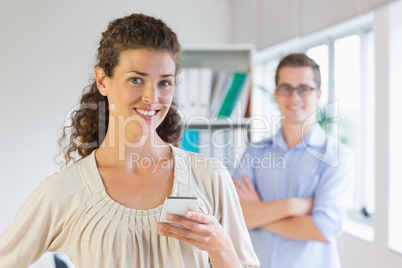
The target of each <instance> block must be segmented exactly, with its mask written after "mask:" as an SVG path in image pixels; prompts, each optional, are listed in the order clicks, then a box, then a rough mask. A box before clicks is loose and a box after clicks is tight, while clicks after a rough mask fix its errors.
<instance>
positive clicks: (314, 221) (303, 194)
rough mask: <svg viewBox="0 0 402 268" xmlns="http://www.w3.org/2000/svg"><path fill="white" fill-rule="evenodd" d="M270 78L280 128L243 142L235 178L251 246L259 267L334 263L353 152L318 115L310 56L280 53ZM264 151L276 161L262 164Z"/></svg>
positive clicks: (315, 70)
mask: <svg viewBox="0 0 402 268" xmlns="http://www.w3.org/2000/svg"><path fill="white" fill-rule="evenodd" d="M275 83H276V90H275V101H276V103H277V104H278V107H279V110H280V112H281V114H282V118H283V119H282V128H281V129H280V130H279V131H278V133H277V134H276V135H274V136H273V137H271V138H269V139H267V140H264V141H262V142H259V143H257V144H251V145H250V146H249V147H248V149H247V150H246V152H245V154H244V156H243V159H242V162H241V165H240V167H239V168H238V169H237V170H236V172H235V174H234V175H235V176H234V179H233V180H234V182H235V185H236V189H237V192H238V195H239V198H240V201H241V205H242V209H243V214H244V217H245V220H246V224H247V227H248V228H249V233H250V236H251V239H252V242H253V246H254V249H255V251H256V253H257V255H258V257H259V259H260V262H261V267H272V268H276V267H280V268H289V267H295V268H303V267H308V268H329V267H330V268H332V267H333V268H336V267H340V262H339V257H338V253H337V245H336V238H337V236H339V235H340V234H341V231H342V220H343V218H344V216H345V214H346V212H347V209H348V207H349V206H350V205H351V203H352V186H353V178H354V175H353V157H352V154H351V152H350V150H349V149H348V148H347V147H346V146H345V145H343V144H341V143H340V142H339V141H338V140H336V139H334V138H331V137H330V136H328V135H327V134H326V133H325V132H324V131H323V130H322V129H321V127H320V126H319V124H318V123H317V122H316V116H315V113H316V111H317V108H318V102H319V99H320V96H321V89H320V85H321V78H320V71H319V66H318V65H317V64H316V63H315V62H314V61H313V60H312V59H310V58H309V57H307V56H306V55H304V54H292V55H289V56H287V57H285V58H283V59H282V60H281V62H280V63H279V65H278V67H277V70H276V76H275ZM264 157H265V158H267V157H271V158H272V157H274V158H276V161H272V159H270V161H271V163H275V162H276V163H282V164H281V165H276V166H270V167H266V165H265V166H264V163H267V162H266V161H265V162H264ZM257 160H260V161H257ZM274 160H275V159H274Z"/></svg>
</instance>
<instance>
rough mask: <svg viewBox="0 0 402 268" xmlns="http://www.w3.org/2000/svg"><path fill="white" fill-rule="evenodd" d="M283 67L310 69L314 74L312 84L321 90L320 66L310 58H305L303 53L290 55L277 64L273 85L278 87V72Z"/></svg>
mask: <svg viewBox="0 0 402 268" xmlns="http://www.w3.org/2000/svg"><path fill="white" fill-rule="evenodd" d="M283 67H311V69H313V73H314V82H315V83H316V85H317V87H318V88H321V74H320V66H319V65H318V64H317V63H316V62H315V61H314V60H313V59H311V58H309V57H307V56H306V55H305V54H303V53H299V54H290V55H288V56H286V57H284V58H283V59H282V60H281V61H280V62H279V64H278V67H277V68H276V73H275V84H276V85H278V81H279V71H280V70H281V69H282V68H283Z"/></svg>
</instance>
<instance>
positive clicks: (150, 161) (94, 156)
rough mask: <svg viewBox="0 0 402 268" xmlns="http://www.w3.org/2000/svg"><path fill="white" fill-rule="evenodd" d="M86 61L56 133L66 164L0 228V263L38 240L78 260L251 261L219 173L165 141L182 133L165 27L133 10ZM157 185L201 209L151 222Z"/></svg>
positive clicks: (173, 43)
mask: <svg viewBox="0 0 402 268" xmlns="http://www.w3.org/2000/svg"><path fill="white" fill-rule="evenodd" d="M97 60H98V64H97V65H96V68H95V81H94V83H93V84H92V85H91V86H90V87H89V88H88V90H86V91H84V93H83V96H82V98H81V105H80V108H79V109H78V110H77V111H75V112H74V113H73V114H72V124H71V126H69V127H65V128H64V131H63V136H62V137H61V139H60V140H59V143H60V145H61V147H62V151H63V152H64V157H65V162H64V164H65V166H67V165H68V164H69V162H71V161H73V162H76V163H74V164H73V165H71V166H69V167H68V168H66V169H65V170H63V171H62V172H60V173H58V174H54V175H52V176H50V177H48V178H47V179H46V180H45V181H44V182H43V183H42V184H41V185H40V186H39V188H38V189H37V190H35V192H34V193H33V194H32V195H31V196H30V197H29V199H28V200H27V201H26V203H25V204H24V205H23V207H22V208H21V209H20V211H19V212H18V214H17V216H16V219H15V221H14V223H13V224H12V225H11V226H10V227H9V228H8V229H7V231H6V232H5V233H4V234H3V235H2V236H1V237H0V267H27V266H28V265H29V264H30V263H32V262H34V261H36V260H37V259H38V258H39V257H40V256H41V255H42V254H43V253H44V252H46V251H64V252H65V253H66V254H67V255H68V256H69V258H70V259H71V261H72V262H73V263H74V264H75V265H76V266H77V267H97V268H98V267H105V268H106V267H107V268H110V267H206V266H209V265H212V266H213V267H241V266H244V267H257V266H258V265H259V263H258V260H257V259H256V256H255V254H254V251H253V249H252V246H251V242H250V239H249V236H248V233H247V230H246V227H245V224H244V220H243V218H242V214H241V209H240V206H239V202H238V198H237V196H236V194H235V190H234V187H233V185H232V183H231V178H230V176H229V174H228V172H227V171H226V170H224V169H221V168H218V167H213V165H212V162H211V161H210V160H209V159H207V158H204V157H202V156H200V155H196V154H191V153H187V152H185V151H183V150H180V149H178V148H176V147H174V146H172V144H177V142H178V140H179V138H180V136H181V127H180V117H179V115H178V114H177V110H176V109H175V107H174V105H172V104H173V93H174V84H175V79H176V77H177V74H178V73H179V72H180V67H181V64H180V61H181V49H180V44H179V42H178V39H177V37H176V34H175V33H174V32H172V30H171V29H170V28H169V27H168V26H166V25H165V24H164V23H163V22H162V21H160V20H158V19H155V18H152V17H149V16H146V15H142V14H132V15H130V16H127V17H124V18H120V19H117V20H115V21H112V22H111V23H110V24H109V26H108V29H107V30H106V31H105V32H104V33H103V34H102V39H101V41H100V46H99V48H98V57H97ZM68 136H69V139H68V140H67V137H68ZM66 140H67V144H64V142H65V141H66ZM77 154H78V155H79V158H81V159H80V160H79V161H74V155H77ZM167 196H192V197H199V198H200V199H201V205H200V211H197V212H195V211H192V212H187V213H186V215H185V217H181V216H178V215H172V214H168V215H167V218H168V220H170V221H172V222H173V223H177V224H180V225H182V226H184V227H185V228H182V227H177V226H173V225H170V224H166V223H161V222H159V220H160V219H159V217H160V213H161V208H162V203H163V200H164V198H165V197H167Z"/></svg>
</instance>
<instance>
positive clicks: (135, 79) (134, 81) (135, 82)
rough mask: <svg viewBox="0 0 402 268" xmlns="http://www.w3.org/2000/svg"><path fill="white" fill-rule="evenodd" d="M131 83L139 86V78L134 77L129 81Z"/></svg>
mask: <svg viewBox="0 0 402 268" xmlns="http://www.w3.org/2000/svg"><path fill="white" fill-rule="evenodd" d="M130 80H131V82H133V83H134V84H140V83H141V82H142V81H141V79H140V78H137V77H134V78H131V79H130Z"/></svg>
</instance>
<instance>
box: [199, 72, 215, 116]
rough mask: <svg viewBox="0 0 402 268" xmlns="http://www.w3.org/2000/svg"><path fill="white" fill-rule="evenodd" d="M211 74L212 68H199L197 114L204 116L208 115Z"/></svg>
mask: <svg viewBox="0 0 402 268" xmlns="http://www.w3.org/2000/svg"><path fill="white" fill-rule="evenodd" d="M213 74H214V72H213V69H212V68H200V69H199V87H198V102H199V106H198V112H197V114H198V115H201V116H205V117H209V110H210V98H211V91H212V81H213Z"/></svg>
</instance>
